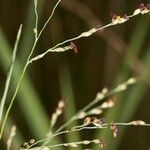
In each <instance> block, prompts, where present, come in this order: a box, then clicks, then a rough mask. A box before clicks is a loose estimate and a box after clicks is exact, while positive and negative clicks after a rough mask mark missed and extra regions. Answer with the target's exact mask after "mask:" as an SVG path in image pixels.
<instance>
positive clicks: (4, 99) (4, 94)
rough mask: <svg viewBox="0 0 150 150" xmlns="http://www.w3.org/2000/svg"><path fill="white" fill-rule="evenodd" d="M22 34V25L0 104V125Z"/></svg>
mask: <svg viewBox="0 0 150 150" xmlns="http://www.w3.org/2000/svg"><path fill="white" fill-rule="evenodd" d="M21 32H22V25H20V27H19V30H18V34H17V38H16V42H15V46H14V50H13V54H12V62H11V66H10V69H9V72H8V75H7V79H6V84H5V89H4V92H3V96H2V99H1V104H0V123H1V120H2V115H3V111H4V105H5V102H6V97H7V94H8V89H9V85H10V80H11V76H12V72H13V68H14V63H15V59H16V53H17V49H18V44H19V41H20V36H21Z"/></svg>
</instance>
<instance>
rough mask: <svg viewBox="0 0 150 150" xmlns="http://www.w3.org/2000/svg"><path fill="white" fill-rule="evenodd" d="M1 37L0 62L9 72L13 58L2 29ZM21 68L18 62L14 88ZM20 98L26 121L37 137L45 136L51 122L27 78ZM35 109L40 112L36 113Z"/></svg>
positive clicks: (14, 76) (22, 85)
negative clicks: (10, 61)
mask: <svg viewBox="0 0 150 150" xmlns="http://www.w3.org/2000/svg"><path fill="white" fill-rule="evenodd" d="M0 35H1V38H0V56H1V59H0V61H1V64H2V66H3V68H4V70H5V71H7V68H8V66H9V60H10V58H11V53H10V47H9V44H8V43H7V41H6V39H5V37H4V34H3V32H2V30H1V29H0ZM21 68H22V67H21V64H20V63H19V61H16V65H15V72H14V74H13V86H14V87H15V86H16V84H17V82H18V79H19V75H20V73H21V70H22V69H21ZM18 96H19V101H18V102H19V105H20V107H21V109H22V111H23V112H24V115H25V118H26V121H27V123H28V125H29V127H30V129H31V130H32V132H33V134H34V135H35V137H43V136H45V134H46V132H47V131H48V127H49V121H48V118H47V117H46V112H45V111H44V109H43V106H42V104H41V102H40V99H39V97H38V95H37V93H36V91H35V90H34V88H33V87H32V84H31V82H30V80H29V79H28V77H27V76H25V77H24V80H23V82H22V84H21V87H20V91H19V93H18ZM33 108H34V109H33ZM35 109H36V110H38V111H35Z"/></svg>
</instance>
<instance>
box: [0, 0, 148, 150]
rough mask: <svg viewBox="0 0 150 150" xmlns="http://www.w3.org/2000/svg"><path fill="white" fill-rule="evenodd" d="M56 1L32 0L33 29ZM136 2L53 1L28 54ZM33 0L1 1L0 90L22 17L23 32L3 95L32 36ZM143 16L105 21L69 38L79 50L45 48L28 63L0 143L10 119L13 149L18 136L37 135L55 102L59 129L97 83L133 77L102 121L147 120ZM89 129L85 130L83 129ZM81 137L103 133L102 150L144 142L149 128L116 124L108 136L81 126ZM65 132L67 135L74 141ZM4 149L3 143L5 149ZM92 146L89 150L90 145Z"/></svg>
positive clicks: (109, 83)
mask: <svg viewBox="0 0 150 150" xmlns="http://www.w3.org/2000/svg"><path fill="white" fill-rule="evenodd" d="M55 3H56V1H55V0H52V1H42V0H39V3H38V11H39V16H40V18H39V27H41V26H42V25H43V22H44V21H45V20H46V18H47V17H48V15H49V13H50V12H51V10H52V8H53V6H54V4H55ZM138 4H139V1H129V0H125V1H119V0H117V1H116V0H115V1H114V0H109V1H102V0H101V1H98V0H86V1H82V0H62V2H61V4H60V6H59V7H58V8H57V11H56V13H55V15H54V17H53V19H52V20H51V22H50V23H49V26H48V27H47V28H46V30H45V32H44V33H43V35H42V37H41V39H40V41H39V44H38V45H37V48H36V52H35V54H40V53H42V52H44V51H45V50H47V49H48V48H50V47H52V46H54V45H55V44H56V43H58V42H60V41H63V40H64V39H68V38H70V37H74V36H76V35H78V34H80V33H81V32H83V31H86V30H88V29H90V28H91V27H95V26H99V25H101V24H107V23H109V22H110V21H111V17H110V13H111V12H114V13H116V14H121V15H124V14H126V13H127V14H130V13H132V11H133V10H135V9H136V8H137V6H138ZM33 6H34V5H33V1H23V0H20V1H19V0H18V1H17V0H13V1H11V0H7V1H6V0H1V5H0V72H1V74H0V80H1V88H0V93H1V95H2V92H3V89H4V83H5V78H6V74H7V71H8V68H9V64H10V61H11V53H12V49H13V45H14V42H15V37H16V33H17V30H18V27H19V25H20V24H21V23H23V25H24V26H23V37H22V38H21V44H20V46H19V52H18V54H17V62H16V64H15V70H14V72H13V80H12V82H11V88H10V91H9V97H8V100H7V104H8V103H9V99H10V97H11V96H12V92H13V91H14V87H15V86H16V83H17V81H18V78H19V75H20V72H21V70H22V66H23V64H24V62H25V60H26V58H27V55H28V53H29V50H30V47H31V44H32V41H33V38H34V34H33V24H34V19H35V18H34V17H35V16H34V7H33ZM149 24H150V16H139V17H135V18H134V19H132V20H131V21H129V22H127V23H124V24H123V25H120V26H115V27H111V28H109V29H106V30H104V31H103V32H100V33H97V34H95V35H94V36H92V37H90V38H88V39H81V40H78V41H75V44H76V45H77V47H78V51H79V52H78V54H74V53H72V52H65V53H55V54H49V55H47V56H46V57H44V58H43V59H42V60H40V61H38V62H36V63H33V64H32V65H31V66H30V68H29V69H28V72H27V74H26V76H25V77H24V80H23V82H22V84H21V87H20V90H19V92H18V96H17V98H16V99H17V101H16V102H15V104H14V106H13V109H12V111H11V114H10V117H9V121H8V122H7V127H6V129H5V134H4V135H5V136H4V137H3V143H2V145H5V143H6V138H7V137H8V133H9V130H10V128H11V126H12V124H16V126H17V136H16V138H15V141H14V143H13V148H14V149H16V147H18V146H19V145H20V144H22V142H23V141H26V140H28V139H31V138H35V139H40V138H42V137H44V135H45V134H46V132H47V131H48V128H49V122H50V117H51V114H52V112H54V110H55V108H56V106H57V102H58V100H60V99H61V98H65V100H66V108H65V110H66V113H65V119H63V118H60V121H58V125H57V126H58V127H59V126H60V124H62V122H63V121H64V120H65V121H66V120H68V118H69V117H70V115H72V113H74V111H76V110H79V109H80V108H81V107H83V106H85V105H86V104H87V103H89V102H90V101H91V100H93V99H94V97H95V95H96V93H97V92H98V91H99V90H101V89H102V88H103V87H108V88H112V87H114V86H115V85H117V84H119V83H120V82H123V81H125V80H127V79H128V78H129V77H132V76H137V77H138V78H139V80H140V82H139V83H138V84H137V85H135V86H133V87H132V88H129V89H128V90H127V91H126V92H124V93H123V94H118V95H117V97H118V101H117V103H116V106H115V107H114V108H112V109H110V110H108V111H107V112H106V113H105V116H103V117H106V120H108V121H112V120H114V121H117V122H128V121H130V120H136V119H142V120H144V121H146V122H150V115H149V105H150V101H149V97H150V94H149V92H148V91H149V88H150V87H149V86H150V45H149V44H150V43H149V34H150V26H149ZM90 133H91V132H90ZM82 136H83V138H84V139H85V138H86V139H87V138H89V139H92V138H94V137H97V136H98V137H104V138H105V140H106V144H107V147H106V149H108V150H109V149H110V150H112V149H118V150H119V149H121V150H123V149H125V150H126V149H136V150H145V149H148V148H150V143H149V139H150V129H149V128H132V127H128V128H125V127H121V129H119V137H118V139H116V140H114V139H113V138H112V135H111V134H110V133H109V131H105V130H102V131H96V132H95V131H92V133H91V134H88V135H87V133H85V134H84V132H83V134H82ZM79 138H80V137H78V136H77V135H69V136H68V137H67V139H68V140H69V141H74V140H75V139H79ZM4 148H5V147H4ZM94 149H96V148H94Z"/></svg>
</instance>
